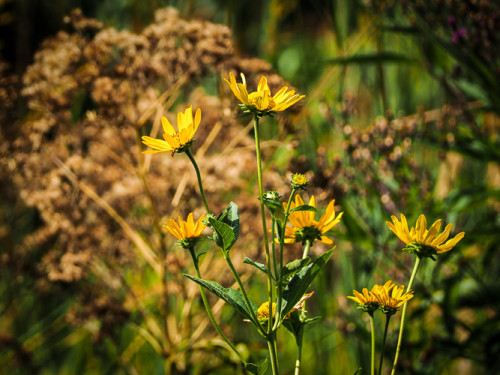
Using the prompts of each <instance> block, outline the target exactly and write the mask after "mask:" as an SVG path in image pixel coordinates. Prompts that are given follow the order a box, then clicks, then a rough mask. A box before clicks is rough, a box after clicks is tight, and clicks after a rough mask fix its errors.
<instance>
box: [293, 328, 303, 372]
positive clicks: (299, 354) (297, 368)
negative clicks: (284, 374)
mask: <svg viewBox="0 0 500 375" xmlns="http://www.w3.org/2000/svg"><path fill="white" fill-rule="evenodd" d="M303 336H304V326H301V327H300V330H299V332H298V333H297V336H296V337H295V343H296V344H297V360H296V361H295V371H294V372H293V374H294V375H299V373H300V363H301V361H302V338H303Z"/></svg>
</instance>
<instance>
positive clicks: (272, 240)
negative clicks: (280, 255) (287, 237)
mask: <svg viewBox="0 0 500 375" xmlns="http://www.w3.org/2000/svg"><path fill="white" fill-rule="evenodd" d="M275 226H276V216H275V214H274V213H273V215H272V218H271V251H272V253H273V263H274V277H275V278H278V260H277V259H276V244H275V237H276V234H275V232H274V228H275Z"/></svg>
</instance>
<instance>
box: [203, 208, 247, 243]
mask: <svg viewBox="0 0 500 375" xmlns="http://www.w3.org/2000/svg"><path fill="white" fill-rule="evenodd" d="M209 222H210V224H211V225H212V227H213V229H214V234H213V240H214V242H215V243H216V244H217V246H219V247H220V248H222V249H223V250H224V251H229V249H230V248H231V247H233V245H234V243H235V242H236V240H237V239H238V236H239V234H240V215H239V210H238V206H237V205H236V203H234V202H230V203H229V204H228V206H227V207H226V208H225V209H224V211H222V212H221V214H220V215H219V217H218V218H217V220H214V219H209ZM213 222H218V223H222V224H225V225H219V224H215V225H216V226H215V225H214V224H213ZM227 227H229V229H230V230H231V232H232V236H231V235H229V233H228V230H227V229H228V228H227Z"/></svg>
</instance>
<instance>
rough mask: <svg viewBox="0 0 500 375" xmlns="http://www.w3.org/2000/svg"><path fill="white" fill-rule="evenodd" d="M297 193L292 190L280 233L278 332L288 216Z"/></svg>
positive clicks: (276, 324) (276, 327) (276, 325)
mask: <svg viewBox="0 0 500 375" xmlns="http://www.w3.org/2000/svg"><path fill="white" fill-rule="evenodd" d="M296 192H297V190H296V189H294V188H292V193H291V194H290V197H288V203H287V205H286V210H285V217H284V219H283V223H282V228H281V233H280V238H279V240H280V268H279V269H280V272H279V274H277V275H276V279H277V281H278V292H277V293H278V297H277V298H278V303H277V307H276V320H275V322H274V326H273V331H275V330H277V329H278V327H279V325H280V321H281V305H282V298H281V295H282V294H283V280H282V279H281V273H282V271H283V252H284V251H283V250H284V247H285V229H286V224H287V222H288V216H290V204H291V203H292V201H293V197H294V195H295V193H296Z"/></svg>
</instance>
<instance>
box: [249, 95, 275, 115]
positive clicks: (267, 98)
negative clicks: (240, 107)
mask: <svg viewBox="0 0 500 375" xmlns="http://www.w3.org/2000/svg"><path fill="white" fill-rule="evenodd" d="M248 101H249V103H250V105H252V106H254V107H255V108H257V109H258V110H259V111H268V110H270V109H271V108H273V107H274V106H275V103H274V100H273V98H272V97H271V93H270V92H269V91H255V92H252V93H251V94H249V95H248Z"/></svg>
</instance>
